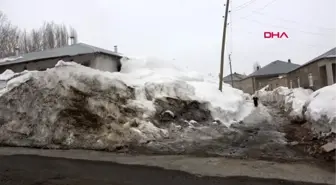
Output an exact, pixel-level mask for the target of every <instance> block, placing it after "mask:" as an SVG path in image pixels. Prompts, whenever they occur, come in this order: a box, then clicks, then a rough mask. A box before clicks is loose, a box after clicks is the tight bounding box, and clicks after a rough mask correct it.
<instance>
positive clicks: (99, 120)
mask: <svg viewBox="0 0 336 185" xmlns="http://www.w3.org/2000/svg"><path fill="white" fill-rule="evenodd" d="M122 63H123V65H122V69H121V72H115V73H109V72H102V71H99V70H95V69H92V68H88V67H85V66H81V65H79V64H76V63H71V62H63V61H60V62H59V63H58V64H57V65H56V67H55V68H52V69H48V70H46V71H25V72H22V73H19V74H14V73H13V72H10V71H6V72H5V73H3V74H2V75H1V76H0V77H1V79H2V81H4V82H5V85H4V87H3V88H2V89H1V90H0V120H1V122H0V143H2V144H7V145H14V146H36V147H50V148H58V147H62V148H88V149H107V150H115V149H117V148H118V147H119V146H125V145H126V146H127V145H132V144H136V145H138V144H139V143H148V142H149V141H153V140H154V141H155V140H162V139H172V140H184V141H196V140H209V139H215V138H218V137H222V136H223V134H224V133H225V132H227V127H229V126H230V125H231V124H233V123H237V122H239V121H242V120H244V118H246V117H247V116H250V115H251V113H253V112H255V111H260V110H263V111H266V110H264V109H260V110H259V109H258V110H256V109H255V108H254V107H253V104H252V102H251V101H250V97H249V96H248V95H247V94H244V93H243V92H242V91H240V90H238V89H234V88H232V87H231V86H230V85H228V84H224V86H223V92H220V91H219V90H218V89H217V88H218V87H217V85H218V84H217V82H216V80H214V79H212V78H209V77H207V76H203V75H200V74H199V73H196V72H190V71H187V70H183V69H179V68H177V67H175V66H173V65H171V64H169V63H164V62H163V61H160V60H157V59H150V58H149V59H131V60H129V59H128V60H123V61H122ZM259 115H265V118H263V116H259V117H258V119H259V120H263V119H265V120H266V119H268V118H267V114H266V113H265V114H259ZM179 147H181V146H179ZM168 148H169V147H168Z"/></svg>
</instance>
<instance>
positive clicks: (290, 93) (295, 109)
mask: <svg viewBox="0 0 336 185" xmlns="http://www.w3.org/2000/svg"><path fill="white" fill-rule="evenodd" d="M258 96H259V98H260V100H261V101H262V102H264V103H275V104H276V105H277V106H278V107H279V108H281V109H283V110H284V111H285V112H286V113H287V115H288V117H289V118H290V119H291V120H292V121H296V122H303V121H308V122H310V123H312V129H313V130H315V131H316V133H318V134H329V133H331V132H334V133H336V84H334V85H330V86H326V87H324V88H321V89H319V90H317V91H315V92H313V91H312V90H310V89H303V88H295V89H288V88H287V87H278V88H276V89H274V90H273V91H267V87H265V88H263V89H261V90H259V91H258Z"/></svg>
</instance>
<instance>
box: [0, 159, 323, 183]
mask: <svg viewBox="0 0 336 185" xmlns="http://www.w3.org/2000/svg"><path fill="white" fill-rule="evenodd" d="M0 184H1V185H158V184H160V185H175V184H176V185H212V184H232V185H243V184H249V185H270V184H272V185H280V184H281V185H313V184H314V185H317V184H316V183H307V182H296V181H285V180H280V179H262V178H251V177H244V176H240V177H209V176H196V175H191V174H189V173H186V172H182V171H175V170H165V169H162V168H158V167H148V166H140V165H124V164H117V163H113V162H103V161H88V160H77V159H64V158H52V157H42V156H35V155H9V156H1V157H0Z"/></svg>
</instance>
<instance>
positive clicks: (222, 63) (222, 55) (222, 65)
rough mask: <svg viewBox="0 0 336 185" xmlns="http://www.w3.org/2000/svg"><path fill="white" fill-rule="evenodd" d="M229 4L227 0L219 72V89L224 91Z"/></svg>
mask: <svg viewBox="0 0 336 185" xmlns="http://www.w3.org/2000/svg"><path fill="white" fill-rule="evenodd" d="M229 4H230V0H226V7H225V17H224V28H223V40H222V52H221V64H220V72H219V90H220V91H222V89H223V71H224V53H225V36H226V26H227V18H228V13H229Z"/></svg>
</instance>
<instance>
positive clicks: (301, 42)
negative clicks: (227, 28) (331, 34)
mask: <svg viewBox="0 0 336 185" xmlns="http://www.w3.org/2000/svg"><path fill="white" fill-rule="evenodd" d="M244 33H247V34H250V35H257V34H258V35H260V33H256V32H251V31H248V32H244ZM295 43H296V44H302V45H304V46H309V47H316V48H321V47H327V45H325V46H322V45H316V44H311V43H307V42H304V41H301V40H299V41H297V42H295Z"/></svg>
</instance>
